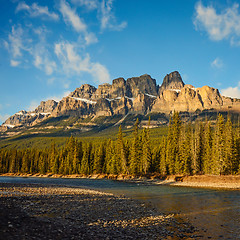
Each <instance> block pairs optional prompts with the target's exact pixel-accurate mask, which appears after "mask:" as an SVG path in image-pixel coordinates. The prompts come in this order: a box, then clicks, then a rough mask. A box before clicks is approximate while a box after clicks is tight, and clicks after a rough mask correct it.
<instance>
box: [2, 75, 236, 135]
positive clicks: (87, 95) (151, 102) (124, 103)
mask: <svg viewBox="0 0 240 240" xmlns="http://www.w3.org/2000/svg"><path fill="white" fill-rule="evenodd" d="M205 109H213V110H223V111H238V112H240V100H239V99H232V98H228V97H224V96H221V94H220V93H219V91H218V89H215V88H212V87H209V86H203V87H201V88H195V87H194V86H192V85H189V84H186V85H185V83H184V82H183V80H182V77H181V75H180V74H179V72H177V71H174V72H172V73H170V74H167V75H166V76H165V77H164V79H163V83H162V84H161V86H158V85H157V83H156V80H155V79H153V78H152V77H151V76H150V75H148V74H144V75H142V76H140V77H132V78H128V79H127V80H125V79H124V78H117V79H114V80H113V81H112V84H108V83H105V84H101V85H99V86H98V88H96V87H94V86H91V85H89V84H83V85H82V86H80V87H79V88H76V89H75V90H74V91H73V92H71V93H70V94H69V95H68V96H67V97H64V98H63V99H62V100H61V101H59V102H56V101H54V100H48V101H42V102H41V103H40V105H39V106H38V107H37V108H36V109H35V110H34V111H20V112H18V113H16V114H14V115H12V116H11V117H9V118H8V119H7V120H6V122H5V123H4V124H3V125H2V128H1V129H2V131H5V130H6V129H9V128H13V127H15V126H20V125H21V126H33V125H35V124H36V123H39V122H41V121H43V120H45V119H47V118H49V117H59V116H76V117H79V118H82V119H84V118H88V119H89V117H90V119H91V118H93V119H94V118H96V117H101V116H106V117H114V116H115V115H122V116H123V117H124V116H126V115H127V114H129V113H133V114H141V115H146V114H148V113H165V114H170V113H172V112H173V111H178V112H189V113H191V112H196V111H203V110H205Z"/></svg>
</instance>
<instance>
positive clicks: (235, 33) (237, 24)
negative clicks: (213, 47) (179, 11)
mask: <svg viewBox="0 0 240 240" xmlns="http://www.w3.org/2000/svg"><path fill="white" fill-rule="evenodd" d="M238 8H239V5H238V4H237V3H235V4H234V5H233V6H232V7H229V8H226V9H224V10H223V11H222V12H221V13H217V11H216V9H215V8H214V7H213V6H207V7H205V6H203V4H202V3H201V1H200V2H198V3H197V4H196V7H195V10H196V13H195V19H194V24H195V27H196V30H203V31H206V32H207V33H208V35H209V38H210V39H211V40H213V41H220V40H223V39H228V40H229V41H230V43H231V44H232V45H239V44H240V14H239V11H238Z"/></svg>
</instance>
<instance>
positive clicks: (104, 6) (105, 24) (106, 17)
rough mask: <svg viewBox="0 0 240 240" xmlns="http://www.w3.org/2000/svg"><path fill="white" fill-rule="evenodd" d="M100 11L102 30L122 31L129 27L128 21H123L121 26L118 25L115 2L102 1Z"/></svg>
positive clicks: (111, 0)
mask: <svg viewBox="0 0 240 240" xmlns="http://www.w3.org/2000/svg"><path fill="white" fill-rule="evenodd" d="M99 10H100V11H99V14H100V20H101V29H102V30H105V29H110V30H115V31H121V30H123V29H124V28H125V27H126V26H127V22H126V21H123V22H121V23H120V24H118V23H117V20H116V17H115V15H114V13H113V0H102V2H101V5H100V9H99Z"/></svg>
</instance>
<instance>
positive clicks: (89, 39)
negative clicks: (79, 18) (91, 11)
mask: <svg viewBox="0 0 240 240" xmlns="http://www.w3.org/2000/svg"><path fill="white" fill-rule="evenodd" d="M84 38H85V42H86V44H87V45H90V44H93V43H97V42H98V39H97V37H96V35H95V34H94V33H86V34H85V37H84Z"/></svg>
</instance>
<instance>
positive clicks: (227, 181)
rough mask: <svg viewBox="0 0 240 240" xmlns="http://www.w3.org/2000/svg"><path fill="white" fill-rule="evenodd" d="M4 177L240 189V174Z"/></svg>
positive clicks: (6, 175)
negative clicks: (163, 177)
mask: <svg viewBox="0 0 240 240" xmlns="http://www.w3.org/2000/svg"><path fill="white" fill-rule="evenodd" d="M0 176H2V177H39V178H76V179H77V178H80V179H81V178H85V179H111V180H117V181H124V182H136V183H143V184H156V185H168V186H179V187H197V188H217V189H229V190H240V175H222V176H218V175H194V176H179V175H176V176H175V175H173V176H167V177H166V178H165V179H161V177H159V176H157V177H156V176H150V177H148V178H147V177H144V176H141V177H136V176H130V175H107V174H92V175H60V174H45V175H43V174H20V173H18V174H14V173H5V174H0Z"/></svg>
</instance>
